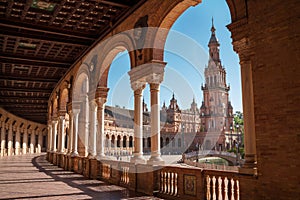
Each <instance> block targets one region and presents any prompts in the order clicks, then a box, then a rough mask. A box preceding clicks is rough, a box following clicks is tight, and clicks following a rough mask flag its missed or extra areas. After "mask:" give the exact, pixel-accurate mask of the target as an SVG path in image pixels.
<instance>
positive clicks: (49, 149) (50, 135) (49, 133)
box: [47, 124, 53, 151]
mask: <svg viewBox="0 0 300 200" xmlns="http://www.w3.org/2000/svg"><path fill="white" fill-rule="evenodd" d="M47 135H48V141H47V143H48V151H51V150H52V143H53V142H52V126H51V124H48V134H47Z"/></svg>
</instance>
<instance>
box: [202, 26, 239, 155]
mask: <svg viewBox="0 0 300 200" xmlns="http://www.w3.org/2000/svg"><path fill="white" fill-rule="evenodd" d="M215 31H216V29H215V27H214V24H213V21H212V27H211V37H210V40H209V43H208V47H209V60H208V66H206V67H205V72H204V74H205V85H204V86H202V87H201V89H202V91H203V98H204V99H203V102H202V106H201V121H202V129H204V131H205V132H206V133H207V137H206V138H207V139H206V141H204V147H205V148H206V149H211V148H213V147H214V146H215V147H216V148H217V149H219V148H221V146H222V148H224V146H225V131H229V130H230V126H232V121H233V114H232V106H231V103H230V101H228V92H229V90H230V87H229V86H227V84H226V71H225V68H224V67H223V66H222V63H221V59H220V50H219V46H220V43H219V41H218V39H217V37H216V33H215Z"/></svg>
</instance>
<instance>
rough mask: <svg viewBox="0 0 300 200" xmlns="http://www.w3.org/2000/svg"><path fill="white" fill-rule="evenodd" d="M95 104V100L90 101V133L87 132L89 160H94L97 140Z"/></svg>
mask: <svg viewBox="0 0 300 200" xmlns="http://www.w3.org/2000/svg"><path fill="white" fill-rule="evenodd" d="M97 107H98V106H97V103H96V101H95V99H92V100H90V131H89V149H88V151H89V155H88V157H89V158H94V157H95V156H96V144H98V145H99V143H97V142H96V140H97V126H96V125H97V123H96V119H97Z"/></svg>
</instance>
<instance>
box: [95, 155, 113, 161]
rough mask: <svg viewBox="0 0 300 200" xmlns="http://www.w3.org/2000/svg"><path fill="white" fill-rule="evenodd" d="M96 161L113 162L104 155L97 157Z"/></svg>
mask: <svg viewBox="0 0 300 200" xmlns="http://www.w3.org/2000/svg"><path fill="white" fill-rule="evenodd" d="M96 160H99V161H100V160H111V159H110V158H109V157H108V156H105V155H104V154H102V155H101V154H100V155H97V156H96Z"/></svg>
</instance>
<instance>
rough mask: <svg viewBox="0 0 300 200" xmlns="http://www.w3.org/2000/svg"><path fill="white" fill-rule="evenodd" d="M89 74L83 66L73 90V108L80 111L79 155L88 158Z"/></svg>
mask: <svg viewBox="0 0 300 200" xmlns="http://www.w3.org/2000/svg"><path fill="white" fill-rule="evenodd" d="M89 80H90V79H89V72H88V69H87V66H86V65H84V64H83V65H81V67H80V69H79V71H78V72H77V74H76V78H75V80H74V87H73V88H72V107H73V109H80V112H79V116H78V121H79V122H78V153H79V155H81V156H87V153H88V152H87V151H88V140H89V137H88V136H89V126H88V124H89V102H88V93H89Z"/></svg>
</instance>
